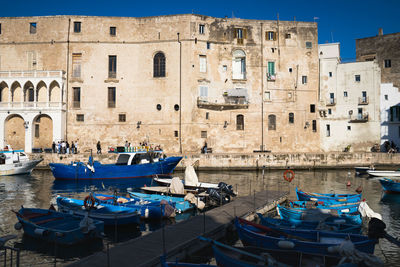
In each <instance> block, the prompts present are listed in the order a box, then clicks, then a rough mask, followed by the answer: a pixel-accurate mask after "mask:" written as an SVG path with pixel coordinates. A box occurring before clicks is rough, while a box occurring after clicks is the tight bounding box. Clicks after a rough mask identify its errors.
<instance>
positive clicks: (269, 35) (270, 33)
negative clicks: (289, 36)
mask: <svg viewBox="0 0 400 267" xmlns="http://www.w3.org/2000/svg"><path fill="white" fill-rule="evenodd" d="M265 40H268V41H275V40H276V32H273V31H268V32H266V33H265Z"/></svg>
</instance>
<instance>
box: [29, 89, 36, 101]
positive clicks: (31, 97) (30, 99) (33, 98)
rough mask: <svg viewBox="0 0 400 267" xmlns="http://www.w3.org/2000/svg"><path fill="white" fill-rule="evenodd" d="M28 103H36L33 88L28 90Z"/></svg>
mask: <svg viewBox="0 0 400 267" xmlns="http://www.w3.org/2000/svg"><path fill="white" fill-rule="evenodd" d="M28 101H29V102H33V101H35V92H34V90H33V88H30V89H28Z"/></svg>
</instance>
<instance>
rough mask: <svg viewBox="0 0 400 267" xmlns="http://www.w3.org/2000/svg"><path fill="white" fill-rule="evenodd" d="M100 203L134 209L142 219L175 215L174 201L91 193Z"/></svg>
mask: <svg viewBox="0 0 400 267" xmlns="http://www.w3.org/2000/svg"><path fill="white" fill-rule="evenodd" d="M93 197H94V199H95V200H96V202H97V203H99V204H100V205H104V204H108V205H114V206H124V207H129V208H133V209H136V210H137V211H138V212H139V213H140V216H141V218H142V219H161V218H163V217H166V218H168V217H174V216H175V203H172V202H167V201H166V200H163V201H156V200H143V199H140V198H135V197H132V198H127V197H123V196H117V195H107V194H98V193H96V194H93Z"/></svg>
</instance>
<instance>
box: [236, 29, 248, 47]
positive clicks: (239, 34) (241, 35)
mask: <svg viewBox="0 0 400 267" xmlns="http://www.w3.org/2000/svg"><path fill="white" fill-rule="evenodd" d="M234 30H235V38H236V39H237V43H238V44H243V39H246V38H247V31H246V29H242V28H236V29H234Z"/></svg>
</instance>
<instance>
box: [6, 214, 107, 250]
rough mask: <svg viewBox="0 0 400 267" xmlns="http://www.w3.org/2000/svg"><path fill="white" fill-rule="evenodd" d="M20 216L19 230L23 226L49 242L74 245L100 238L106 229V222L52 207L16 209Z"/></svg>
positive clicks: (25, 230) (25, 231)
mask: <svg viewBox="0 0 400 267" xmlns="http://www.w3.org/2000/svg"><path fill="white" fill-rule="evenodd" d="M14 212H15V214H16V215H17V218H18V221H19V222H18V223H17V224H16V225H15V228H16V229H17V230H19V229H21V228H23V229H24V233H25V234H27V235H29V236H31V237H34V238H39V239H42V240H45V241H48V242H52V243H57V244H63V245H73V244H77V243H80V242H84V241H88V240H90V239H93V238H100V237H101V236H102V234H103V231H104V223H103V222H102V221H99V220H92V219H88V218H87V217H86V218H83V219H82V217H80V216H73V215H70V214H66V213H61V212H57V211H55V210H51V209H30V208H21V209H20V210H19V211H14Z"/></svg>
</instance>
